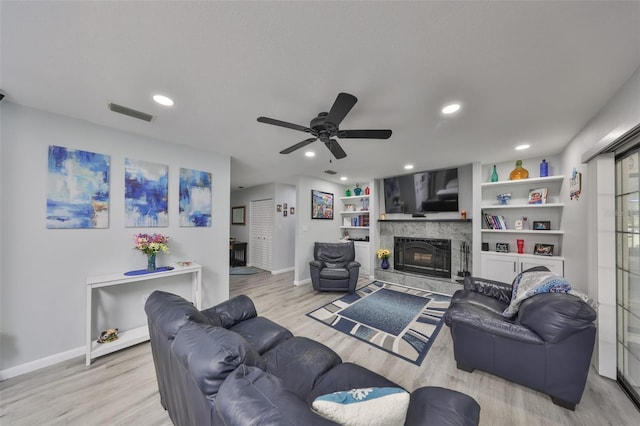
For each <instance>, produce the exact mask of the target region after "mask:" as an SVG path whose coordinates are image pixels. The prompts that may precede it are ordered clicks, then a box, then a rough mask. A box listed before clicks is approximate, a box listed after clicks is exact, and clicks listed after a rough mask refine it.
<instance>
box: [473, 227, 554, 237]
mask: <svg viewBox="0 0 640 426" xmlns="http://www.w3.org/2000/svg"><path fill="white" fill-rule="evenodd" d="M481 231H482V232H486V233H494V234H537V235H563V234H564V231H562V230H560V229H550V230H548V231H536V230H534V229H484V228H483V229H481Z"/></svg>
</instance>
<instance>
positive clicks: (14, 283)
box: [0, 100, 230, 377]
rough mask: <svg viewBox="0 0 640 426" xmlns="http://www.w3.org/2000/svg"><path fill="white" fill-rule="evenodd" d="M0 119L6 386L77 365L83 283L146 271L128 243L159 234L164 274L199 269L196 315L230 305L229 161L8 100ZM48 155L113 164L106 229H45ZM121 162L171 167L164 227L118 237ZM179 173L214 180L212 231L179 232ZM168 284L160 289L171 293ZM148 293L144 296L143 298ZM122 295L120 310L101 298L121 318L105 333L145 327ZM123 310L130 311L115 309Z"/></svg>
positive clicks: (121, 231) (111, 297)
mask: <svg viewBox="0 0 640 426" xmlns="http://www.w3.org/2000/svg"><path fill="white" fill-rule="evenodd" d="M0 114H1V117H2V128H1V141H0V152H1V153H2V154H1V156H0V158H1V160H2V168H1V172H0V176H1V178H0V183H1V185H2V186H1V189H2V192H1V199H2V202H1V203H2V212H1V216H0V219H1V222H0V224H1V226H0V233H1V246H0V249H1V252H2V258H1V261H0V265H1V273H0V274H1V275H0V277H1V278H0V279H1V281H0V288H1V293H0V294H1V301H0V309H1V312H0V319H1V323H0V327H1V331H2V333H1V334H0V339H1V341H0V373H3V372H4V376H5V377H7V375H10V372H11V371H16V369H19V368H20V366H23V365H25V364H29V365H35V364H37V363H38V361H39V360H43V359H53V358H55V357H56V356H57V355H59V354H67V355H77V354H78V350H82V349H83V348H84V333H85V289H86V285H85V281H86V277H87V276H92V275H100V274H106V273H112V272H120V271H122V272H124V271H127V270H133V269H141V268H144V267H145V266H146V260H145V257H144V255H142V254H141V253H140V252H138V251H135V250H133V249H132V247H133V235H134V234H136V233H138V232H146V231H149V232H161V233H163V234H167V235H169V236H170V237H171V243H170V250H171V254H170V255H160V256H159V264H160V265H163V264H165V265H170V264H171V263H172V262H175V260H192V261H195V262H197V263H200V264H202V265H203V277H202V278H203V306H210V305H212V304H214V303H218V302H220V301H223V300H226V299H227V298H228V296H229V276H228V256H229V255H228V238H229V225H228V224H229V216H228V212H229V211H230V206H229V185H230V183H229V176H230V159H229V157H228V156H223V155H218V154H214V153H211V152H204V151H198V150H194V149H191V148H188V147H185V146H182V145H177V144H171V143H167V142H163V141H160V140H154V139H150V138H146V137H143V136H138V135H134V134H130V133H124V132H120V131H117V130H114V129H110V128H106V127H102V126H97V125H94V124H91V123H88V122H85V121H79V120H74V119H70V118H66V117H63V116H59V115H55V114H51V113H46V112H42V111H38V110H34V109H31V108H26V107H22V106H18V105H15V104H12V103H10V102H7V101H6V100H5V101H4V102H3V103H2V104H0ZM149 125H153V124H149ZM49 145H60V146H64V147H69V148H73V149H81V150H86V151H92V152H97V153H101V154H106V155H109V156H110V157H111V158H110V160H111V176H110V180H111V185H110V192H111V194H110V211H109V217H110V219H109V220H110V224H109V228H108V229H47V227H46V212H47V210H46V197H47V193H46V187H47V185H46V182H47V153H48V146H49ZM125 158H133V159H139V160H145V161H150V162H154V163H159V164H167V165H168V166H169V209H170V210H169V226H168V227H166V228H125V227H124V159H125ZM181 167H185V168H191V169H196V170H204V171H209V172H211V173H212V174H213V188H212V190H213V215H212V223H213V225H212V227H209V228H181V227H179V223H178V178H179V169H180V168H181ZM165 284H166V283H165ZM168 284H169V287H163V288H169V289H170V288H171V286H173V285H174V283H173V282H170V283H168ZM152 287H153V286H151V287H147V288H145V289H144V291H146V292H148V291H151V290H153V288H152ZM175 287H176V288H177V289H179V290H180V291H184V289H185V288H188V286H187V287H184V283H180V282H179V280H178V281H176V283H175ZM122 293H124V294H125V297H127V300H126V301H122V302H121V301H119V300H118V297H120V296H122V295H121V294H120V295H119V294H118V292H117V291H113V292H108V293H107V294H105V297H104V298H103V299H105V300H106V302H107V303H109V302H110V303H111V304H112V305H111V306H112V307H114V308H120V309H118V311H119V315H116V316H113V317H111V318H106V319H105V321H107V322H108V323H109V325H111V326H112V327H119V326H120V324H124V325H127V326H128V325H130V324H132V323H138V325H141V324H144V323H146V317H145V316H144V311H143V306H142V301H141V298H140V297H139V296H140V295H139V294H136V295H134V296H131V295H130V294H129V292H127V291H123V292H122ZM131 297H134V298H135V299H134V301H132V300H130V298H131ZM122 306H130V308H129V309H121V307H122ZM34 363H35V364H34ZM40 366H42V365H40ZM8 371H9V373H7V372H8Z"/></svg>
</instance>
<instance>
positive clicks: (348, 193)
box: [344, 189, 351, 197]
mask: <svg viewBox="0 0 640 426" xmlns="http://www.w3.org/2000/svg"><path fill="white" fill-rule="evenodd" d="M344 195H345V197H351V190H350V189H347V190H346V192H345V193H344Z"/></svg>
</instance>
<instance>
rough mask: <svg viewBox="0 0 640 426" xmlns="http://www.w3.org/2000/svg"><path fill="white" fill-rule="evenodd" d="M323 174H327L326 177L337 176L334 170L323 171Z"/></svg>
mask: <svg viewBox="0 0 640 426" xmlns="http://www.w3.org/2000/svg"><path fill="white" fill-rule="evenodd" d="M324 172H325V173H326V174H328V175H337V174H338V172H336V171H335V170H325V171H324Z"/></svg>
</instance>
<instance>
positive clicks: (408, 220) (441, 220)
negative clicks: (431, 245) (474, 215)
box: [378, 217, 471, 223]
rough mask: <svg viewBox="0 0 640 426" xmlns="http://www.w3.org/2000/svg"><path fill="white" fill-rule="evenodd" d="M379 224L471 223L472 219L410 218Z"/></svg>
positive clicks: (380, 220)
mask: <svg viewBox="0 0 640 426" xmlns="http://www.w3.org/2000/svg"><path fill="white" fill-rule="evenodd" d="M378 222H469V223H471V219H429V218H426V217H410V218H406V219H378Z"/></svg>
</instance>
